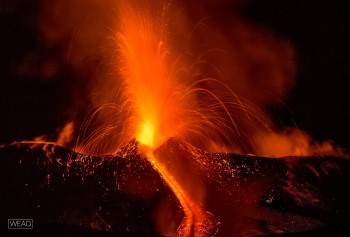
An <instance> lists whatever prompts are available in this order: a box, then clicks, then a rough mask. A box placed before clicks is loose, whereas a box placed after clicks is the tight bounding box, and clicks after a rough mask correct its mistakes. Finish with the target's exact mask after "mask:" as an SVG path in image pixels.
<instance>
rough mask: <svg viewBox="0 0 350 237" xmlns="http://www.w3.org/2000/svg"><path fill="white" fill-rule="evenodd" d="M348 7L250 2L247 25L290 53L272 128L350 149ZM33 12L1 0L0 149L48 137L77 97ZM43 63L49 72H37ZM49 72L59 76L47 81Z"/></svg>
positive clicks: (18, 0)
mask: <svg viewBox="0 0 350 237" xmlns="http://www.w3.org/2000/svg"><path fill="white" fill-rule="evenodd" d="M346 2H347V1H345V0H344V1H339V0H338V1H333V0H329V1H316V0H263V1H262V0H250V1H249V4H248V5H246V6H245V7H244V8H242V12H243V13H244V15H245V16H246V18H247V19H249V21H251V22H252V23H254V24H258V25H261V26H262V27H266V28H268V29H271V30H272V31H273V32H275V33H276V34H277V35H278V36H279V37H282V38H284V39H286V40H289V41H290V42H291V43H292V45H293V46H294V48H295V50H296V56H297V64H298V75H297V78H296V85H295V87H294V89H293V90H292V91H291V92H290V93H289V96H288V97H287V98H286V99H285V103H286V105H287V106H286V107H284V108H275V109H273V110H272V113H273V114H274V116H275V117H276V121H277V122H278V123H279V124H280V125H281V126H282V125H285V126H292V125H294V122H295V123H296V124H297V126H298V127H300V128H301V129H303V130H305V131H307V132H308V133H309V134H310V135H312V136H313V137H314V138H316V139H318V140H323V139H331V140H333V141H334V142H335V144H337V145H339V146H341V147H345V148H348V149H349V148H350V141H349V139H348V138H349V132H350V125H349V122H350V105H349V102H350V87H349V86H350V82H349V80H350V72H349V70H350V69H349V67H348V65H349V63H350V60H349V58H348V57H349V55H350V54H349V53H350V8H349V7H347V4H346ZM39 9H40V6H39V4H37V1H29V0H0V47H1V51H0V112H1V122H0V143H4V142H11V141H14V140H19V139H29V138H33V137H35V136H37V135H42V134H47V135H48V136H49V137H50V136H51V134H54V133H55V131H56V128H57V127H59V126H62V125H63V124H64V123H65V122H66V121H67V120H68V119H69V114H70V113H71V111H67V108H68V107H69V106H68V104H69V102H70V101H71V100H72V98H73V97H79V96H78V95H77V94H79V93H83V90H77V89H74V88H75V86H76V85H74V81H75V80H74V77H75V76H76V75H75V73H74V71H73V70H72V69H71V68H70V66H69V65H68V64H67V63H66V61H65V60H64V59H63V58H61V57H60V56H59V53H58V52H59V50H60V48H59V45H56V46H55V47H47V46H43V45H42V42H40V39H39V37H38V35H37V27H36V22H37V17H38V13H39ZM31 52H33V53H31ZM28 57H29V59H30V57H32V60H25V62H31V63H30V64H29V65H28V63H24V61H23V60H24V58H27V59H28ZM48 62H51V64H50V63H48ZM46 64H47V65H48V66H47V67H44V68H48V69H47V70H48V71H47V72H46V71H44V72H43V71H42V68H43V67H42V65H46ZM50 65H51V67H50ZM50 70H51V71H53V72H57V71H59V73H54V76H53V77H52V78H51V77H50V75H51V74H50V72H51V71H50ZM49 77H50V79H48V78H49ZM82 86H83V85H82ZM52 136H53V135H52Z"/></svg>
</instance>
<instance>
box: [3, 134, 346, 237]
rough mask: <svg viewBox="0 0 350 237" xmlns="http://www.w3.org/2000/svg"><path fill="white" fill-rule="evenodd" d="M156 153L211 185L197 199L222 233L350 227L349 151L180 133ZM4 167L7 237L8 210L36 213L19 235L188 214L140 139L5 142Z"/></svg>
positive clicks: (141, 228) (125, 225)
mask: <svg viewBox="0 0 350 237" xmlns="http://www.w3.org/2000/svg"><path fill="white" fill-rule="evenodd" d="M155 155H156V156H158V157H160V158H159V159H160V161H161V162H162V163H163V164H165V166H166V167H167V168H168V170H172V171H173V173H174V176H175V177H177V176H179V175H181V174H182V173H184V174H187V175H185V176H182V175H181V176H182V177H181V178H183V179H186V178H187V179H190V180H194V181H193V184H194V185H196V186H200V187H201V188H202V190H205V195H204V198H203V201H202V204H201V205H202V207H203V209H204V210H206V211H208V212H210V213H211V214H212V215H213V216H214V217H215V220H217V221H218V222H220V225H219V231H218V233H217V236H257V235H271V236H272V235H276V236H278V235H282V236H314V235H318V236H342V235H341V233H342V232H341V231H343V230H346V220H347V217H348V216H349V214H350V195H349V194H348V192H347V191H346V189H347V188H348V187H350V186H349V185H350V161H349V160H347V159H344V158H339V157H285V158H281V159H272V158H266V157H256V156H246V155H238V154H230V153H219V154H210V153H205V152H202V151H200V150H198V149H195V148H193V147H192V146H190V145H189V144H186V143H184V142H182V141H180V140H179V139H170V140H168V141H167V142H166V143H165V144H163V145H162V146H161V147H160V148H158V149H157V150H156V151H155ZM0 171H1V172H0V192H1V201H0V208H1V209H0V210H1V212H0V217H1V227H2V230H3V232H5V233H6V236H7V235H11V236H12V235H16V234H18V230H7V219H8V218H30V219H33V220H34V229H33V230H28V231H23V230H22V232H21V234H23V236H48V235H50V236H156V235H157V233H159V231H158V226H157V225H156V224H155V222H156V221H155V219H157V218H159V212H160V210H161V211H162V213H163V216H164V217H163V218H164V221H163V222H165V223H169V225H173V226H178V225H179V224H180V222H181V220H182V218H183V211H182V210H181V207H180V204H179V202H178V200H177V199H176V197H175V195H174V194H173V193H172V191H171V190H170V189H169V187H167V185H166V184H165V183H164V182H163V181H162V178H161V177H160V175H159V174H158V173H157V172H156V171H155V170H154V169H153V167H152V165H151V164H150V163H149V162H148V160H147V159H146V158H145V157H144V156H143V155H141V154H140V153H139V152H138V144H137V142H135V141H132V142H131V143H130V144H129V145H128V146H127V147H125V148H124V149H122V150H121V151H120V152H119V153H117V154H116V155H114V156H101V157H94V156H86V155H81V154H78V153H75V152H73V151H71V150H68V149H65V148H62V147H59V146H56V145H53V144H46V145H45V144H30V143H26V144H12V145H8V146H3V147H2V148H0ZM189 187H190V186H189ZM191 192H192V191H191V190H188V193H191ZM164 213H166V215H164ZM163 225H164V224H163ZM16 231H17V232H16ZM15 232H16V233H15ZM2 236H4V235H2ZM345 236H346V235H345Z"/></svg>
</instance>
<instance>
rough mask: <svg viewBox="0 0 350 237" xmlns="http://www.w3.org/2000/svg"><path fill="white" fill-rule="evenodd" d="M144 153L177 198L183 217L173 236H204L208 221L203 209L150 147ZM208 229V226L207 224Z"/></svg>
mask: <svg viewBox="0 0 350 237" xmlns="http://www.w3.org/2000/svg"><path fill="white" fill-rule="evenodd" d="M145 155H146V157H147V159H148V160H149V162H151V164H152V165H153V167H154V169H155V170H156V171H157V172H158V173H159V174H160V176H161V177H162V179H163V180H164V182H165V183H166V184H167V185H168V186H169V187H170V188H171V190H172V191H173V192H174V194H175V196H176V198H177V199H178V200H179V202H180V204H181V206H182V208H183V211H184V215H185V217H184V219H183V220H182V222H181V224H180V226H179V227H178V229H177V231H176V233H175V234H174V236H179V237H180V236H182V237H187V236H196V237H202V236H203V237H204V236H206V235H205V233H206V232H207V231H206V229H205V227H204V223H205V222H209V221H210V220H207V217H206V216H205V213H204V212H203V210H202V209H201V208H200V207H199V206H198V205H197V204H196V203H195V202H194V201H193V200H192V198H191V196H190V195H188V194H187V192H186V190H185V189H184V188H183V187H182V186H181V184H179V183H178V182H177V180H176V179H175V178H174V176H173V175H172V174H171V173H170V172H169V171H168V170H167V168H166V167H164V166H163V165H162V164H161V162H159V160H157V158H156V156H155V155H154V154H153V151H152V150H151V149H148V150H147V151H146V152H145ZM208 229H209V226H208Z"/></svg>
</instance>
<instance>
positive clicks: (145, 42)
mask: <svg viewBox="0 0 350 237" xmlns="http://www.w3.org/2000/svg"><path fill="white" fill-rule="evenodd" d="M243 5H244V4H243V3H242V2H240V1H235V2H234V3H230V4H229V3H228V2H225V1H223V2H220V3H216V4H214V3H211V2H208V1H203V2H202V3H201V4H200V3H187V2H186V1H181V0H179V1H175V0H172V1H170V0H155V1H150V0H145V1H138V0H108V1H103V2H99V1H94V0H89V1H80V2H79V1H76V2H71V1H68V0H67V1H62V2H41V4H40V6H41V7H40V14H39V15H40V17H38V19H39V22H40V23H39V24H38V25H39V26H38V32H39V35H40V40H41V43H43V44H45V45H47V47H52V45H59V47H58V48H60V49H59V50H58V51H59V52H60V54H61V56H62V57H63V58H64V59H66V60H67V62H68V65H70V67H72V68H73V69H74V72H75V73H76V74H77V75H79V77H82V78H84V76H87V74H92V75H89V76H87V77H88V78H89V79H86V83H85V84H86V85H85V87H84V93H85V94H84V96H81V95H80V96H79V95H77V96H76V97H77V98H76V99H77V100H79V102H78V103H76V104H75V105H74V106H73V105H72V109H70V110H71V111H72V110H75V111H74V112H73V113H71V115H69V117H70V119H69V120H70V121H69V122H68V123H67V124H66V125H65V126H64V128H63V129H60V130H59V131H58V134H59V135H58V138H57V141H55V142H49V141H47V140H48V139H46V140H45V139H43V137H38V138H37V139H36V140H35V141H32V140H25V141H24V140H22V141H15V142H12V143H11V144H9V145H3V146H2V147H1V148H0V158H1V163H3V164H4V165H5V169H4V170H2V172H1V173H2V174H3V177H2V179H1V180H9V181H8V183H2V184H1V189H2V190H5V191H6V192H7V193H8V194H7V196H6V197H5V203H7V205H8V206H9V207H7V208H6V211H5V212H4V215H11V217H10V216H8V217H6V216H3V217H2V219H6V218H34V222H38V223H39V225H40V224H41V225H42V226H41V229H40V231H44V233H45V228H46V227H47V226H52V225H53V228H56V227H55V225H60V224H67V225H69V226H75V227H77V226H79V227H83V228H86V229H84V231H88V230H94V231H96V232H90V234H91V235H92V234H96V235H99V234H101V235H102V234H108V233H111V234H116V233H120V234H123V235H124V234H125V235H128V234H130V235H137V236H140V235H144V236H149V235H154V234H158V235H165V236H178V237H188V236H193V237H209V236H255V235H266V234H283V233H290V232H303V231H304V232H305V231H306V232H305V233H307V231H312V230H314V229H319V228H322V227H323V226H327V224H328V225H332V224H334V223H335V220H339V221H340V222H341V223H342V222H343V221H344V220H345V219H344V218H345V217H344V215H342V214H339V213H338V212H339V210H344V212H345V213H347V214H349V210H350V208H349V206H348V204H347V201H346V199H347V195H344V194H342V192H341V188H335V187H333V186H332V184H333V183H334V182H338V183H339V184H341V185H342V186H341V187H344V186H346V185H348V184H349V183H350V181H349V177H348V173H349V172H347V171H348V170H349V169H350V164H349V163H348V161H347V160H346V159H345V157H346V155H345V154H344V153H343V152H342V151H341V150H340V149H339V148H336V147H334V146H333V145H332V144H331V143H330V142H323V143H320V142H316V141H313V140H312V138H311V136H309V135H308V134H307V133H306V132H304V131H302V130H299V129H297V128H280V127H279V126H278V125H275V124H274V118H273V116H272V115H270V114H269V113H268V111H271V108H272V107H273V106H280V105H281V104H282V102H281V101H283V99H284V98H285V95H286V93H287V92H288V90H289V89H290V88H291V87H292V86H293V85H294V82H293V79H294V78H295V75H296V70H297V67H296V63H295V52H294V50H293V47H292V46H291V43H290V42H288V41H287V40H282V39H279V38H277V37H276V35H274V34H273V33H272V32H270V31H268V30H266V29H263V28H262V27H258V26H254V25H253V24H251V23H249V22H248V21H247V20H246V19H244V18H243V17H242V16H241V13H240V11H239V9H243ZM225 6H231V7H232V9H231V11H230V12H229V13H226V14H224V13H223V8H224V7H225ZM83 7H84V9H85V10H86V12H87V13H85V14H88V13H90V14H91V15H89V17H90V18H89V17H86V18H85V17H83V18H80V15H79V14H77V13H76V11H79V10H78V9H80V8H81V9H83ZM63 9H64V12H65V14H66V19H62V10H63ZM95 9H97V10H96V12H97V13H96V12H95ZM217 12H218V13H217ZM92 13H93V14H92ZM218 14H220V17H217V16H218ZM43 19H49V20H48V21H45V20H43ZM57 19H60V20H59V21H58V20H57ZM66 39H69V40H66ZM66 41H67V42H68V43H67V42H66ZM62 42H63V43H62ZM50 45H51V46H50ZM84 58H85V59H87V61H89V60H90V61H94V60H95V59H98V60H96V61H94V62H93V63H91V64H90V62H88V63H87V62H86V61H84V60H83V59H84ZM53 64H54V63H53ZM91 65H95V66H94V67H92V66H91ZM51 66H52V65H51ZM56 66H57V65H56ZM89 66H91V68H90V67H89ZM52 67H53V68H54V66H52ZM52 67H50V66H47V65H46V67H45V68H46V69H47V70H46V71H45V70H44V71H43V73H44V74H45V75H51V74H50V73H55V70H54V69H52ZM57 67H58V66H57ZM81 80H83V79H81ZM77 84H78V83H77ZM73 104H74V103H73ZM77 108H79V109H77ZM75 128H76V129H75ZM272 157H273V158H272ZM275 158H279V159H275ZM6 167H7V168H8V169H9V170H11V172H8V171H6ZM12 172H13V173H12ZM17 176H20V177H23V178H19V179H18V180H17V178H16V177H17ZM2 182H3V181H2ZM23 185H24V186H26V188H25V190H22V189H20V188H16V187H21V186H23ZM64 190H66V191H64ZM61 192H62V193H63V194H62V195H63V196H64V199H57V198H56V197H55V196H56V195H58V194H60V193H61ZM65 192H67V193H68V195H66V194H65ZM16 196H18V197H21V198H22V199H21V198H19V200H20V201H21V202H23V200H26V199H29V200H28V201H25V202H23V204H21V205H20V207H19V208H15V205H14V202H15V201H11V197H16ZM56 199H57V203H58V204H57V205H58V207H59V208H53V211H52V213H51V212H50V211H49V208H50V206H53V205H55V204H54V202H55V201H56ZM16 200H17V199H16ZM69 200H72V202H71V201H69ZM78 202H79V203H78ZM74 203H76V204H77V205H76V204H74ZM90 204H91V205H90ZM75 205H76V206H75ZM317 213H318V214H319V215H318V214H317ZM31 215H32V216H31ZM35 218H36V219H35ZM70 231H73V232H74V231H78V232H77V233H80V232H79V231H83V230H80V229H71V230H70ZM34 233H35V232H34ZM38 233H40V232H38ZM82 233H84V232H81V234H82ZM63 234H64V233H63Z"/></svg>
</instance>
